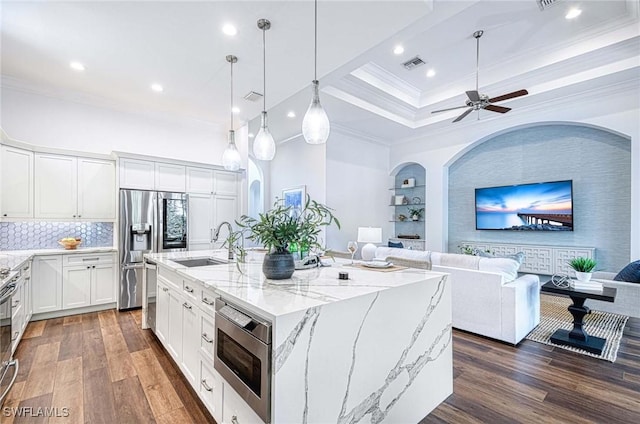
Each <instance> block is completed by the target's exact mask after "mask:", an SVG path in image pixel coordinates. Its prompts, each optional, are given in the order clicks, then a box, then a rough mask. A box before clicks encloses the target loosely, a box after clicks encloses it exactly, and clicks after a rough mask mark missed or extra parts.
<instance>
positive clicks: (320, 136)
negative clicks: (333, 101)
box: [302, 80, 331, 144]
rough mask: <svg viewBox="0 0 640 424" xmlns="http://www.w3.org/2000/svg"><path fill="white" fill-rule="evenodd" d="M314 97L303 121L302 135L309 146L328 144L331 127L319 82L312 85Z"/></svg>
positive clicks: (315, 81)
mask: <svg viewBox="0 0 640 424" xmlns="http://www.w3.org/2000/svg"><path fill="white" fill-rule="evenodd" d="M311 88H312V90H313V96H312V98H311V104H310V105H309V109H307V113H306V114H305V115H304V119H303V120H302V135H303V136H304V139H305V140H307V143H309V144H322V143H326V142H327V139H328V138H329V131H331V125H330V124H329V117H328V116H327V113H326V112H325V111H324V108H323V107H322V105H321V104H320V94H319V83H318V81H317V80H314V81H313V84H312V87H311Z"/></svg>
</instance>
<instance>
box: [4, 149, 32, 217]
mask: <svg viewBox="0 0 640 424" xmlns="http://www.w3.org/2000/svg"><path fill="white" fill-rule="evenodd" d="M1 154H2V159H1V165H2V166H1V167H0V172H1V174H0V196H1V200H0V202H1V203H0V205H1V206H0V208H1V211H2V217H3V218H33V152H30V151H28V150H22V149H17V148H15V147H10V146H2V151H1Z"/></svg>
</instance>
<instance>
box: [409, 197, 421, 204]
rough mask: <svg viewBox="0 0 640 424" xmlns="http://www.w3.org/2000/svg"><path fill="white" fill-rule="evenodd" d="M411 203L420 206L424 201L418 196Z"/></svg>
mask: <svg viewBox="0 0 640 424" xmlns="http://www.w3.org/2000/svg"><path fill="white" fill-rule="evenodd" d="M411 203H413V204H414V205H419V204H421V203H422V199H421V198H419V197H418V196H416V197H414V198H413V199H411Z"/></svg>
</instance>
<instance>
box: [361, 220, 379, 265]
mask: <svg viewBox="0 0 640 424" xmlns="http://www.w3.org/2000/svg"><path fill="white" fill-rule="evenodd" d="M381 242H382V228H373V227H358V243H367V244H365V245H364V246H362V251H361V252H360V255H361V256H362V259H363V260H365V261H371V260H373V258H374V257H375V256H376V245H375V244H373V243H381Z"/></svg>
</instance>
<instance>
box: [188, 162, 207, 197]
mask: <svg viewBox="0 0 640 424" xmlns="http://www.w3.org/2000/svg"><path fill="white" fill-rule="evenodd" d="M187 193H198V194H213V169H206V168H194V167H191V166H188V167H187Z"/></svg>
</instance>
